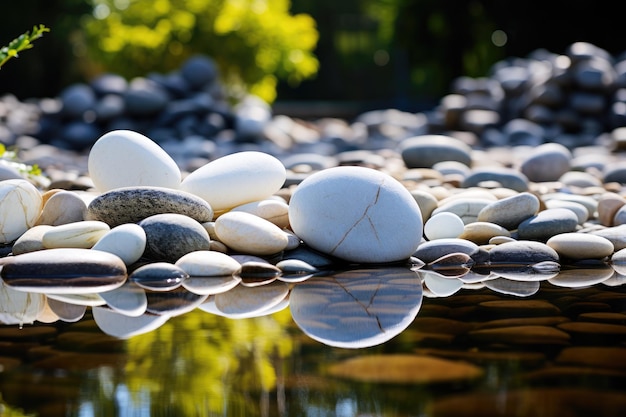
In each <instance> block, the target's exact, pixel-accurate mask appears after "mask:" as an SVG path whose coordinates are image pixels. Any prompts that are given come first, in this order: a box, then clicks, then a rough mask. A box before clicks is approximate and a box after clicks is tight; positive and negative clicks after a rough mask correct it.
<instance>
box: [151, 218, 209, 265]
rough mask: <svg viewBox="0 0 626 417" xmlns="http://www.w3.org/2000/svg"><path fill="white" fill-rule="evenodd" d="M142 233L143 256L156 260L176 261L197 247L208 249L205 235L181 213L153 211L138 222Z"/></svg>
mask: <svg viewBox="0 0 626 417" xmlns="http://www.w3.org/2000/svg"><path fill="white" fill-rule="evenodd" d="M139 226H141V227H143V229H144V231H145V232H146V250H145V252H144V256H145V257H147V258H149V259H152V260H158V261H165V262H171V263H174V262H176V261H177V260H178V259H179V258H180V257H181V256H183V255H186V254H187V253H189V252H193V251H197V250H209V246H210V239H209V234H208V232H207V231H206V229H205V228H204V227H202V225H201V224H200V223H198V222H197V221H196V220H194V219H192V218H191V217H188V216H184V215H182V214H175V213H165V214H156V215H154V216H150V217H148V218H145V219H143V220H142V221H140V222H139Z"/></svg>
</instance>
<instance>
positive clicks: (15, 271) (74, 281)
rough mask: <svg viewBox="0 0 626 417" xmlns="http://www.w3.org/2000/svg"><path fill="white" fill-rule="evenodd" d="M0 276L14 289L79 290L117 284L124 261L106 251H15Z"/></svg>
mask: <svg viewBox="0 0 626 417" xmlns="http://www.w3.org/2000/svg"><path fill="white" fill-rule="evenodd" d="M0 276H1V277H2V279H3V281H4V282H5V284H6V285H8V286H11V287H13V288H15V289H20V290H24V291H30V292H37V293H41V292H43V293H70V294H72V293H73V294H81V293H92V292H98V291H107V290H112V289H115V288H117V287H119V286H121V285H122V284H123V283H124V282H125V281H126V265H124V262H123V261H122V260H121V259H120V258H119V257H117V256H115V255H112V254H110V253H106V252H102V251H97V250H90V249H69V248H59V249H48V250H43V251H36V252H31V253H25V254H21V255H16V256H14V257H12V258H11V259H8V260H7V261H6V262H5V263H4V265H3V267H2V269H1V270H0Z"/></svg>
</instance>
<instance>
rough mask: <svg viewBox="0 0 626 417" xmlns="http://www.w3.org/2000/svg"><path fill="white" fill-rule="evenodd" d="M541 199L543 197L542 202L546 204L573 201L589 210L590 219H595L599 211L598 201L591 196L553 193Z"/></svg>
mask: <svg viewBox="0 0 626 417" xmlns="http://www.w3.org/2000/svg"><path fill="white" fill-rule="evenodd" d="M541 197H542V200H543V201H545V202H548V201H552V200H558V201H571V202H574V203H578V204H582V205H583V206H585V208H586V209H587V212H588V213H589V218H593V217H595V216H596V212H597V210H598V201H596V199H595V198H593V197H591V196H586V195H577V194H569V193H551V194H544V195H542V196H541Z"/></svg>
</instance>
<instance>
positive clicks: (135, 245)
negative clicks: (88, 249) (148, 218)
mask: <svg viewBox="0 0 626 417" xmlns="http://www.w3.org/2000/svg"><path fill="white" fill-rule="evenodd" d="M92 249H97V250H101V251H103V252H109V253H112V254H114V255H117V256H119V257H120V259H121V260H122V261H124V264H126V265H127V266H128V265H130V264H132V263H135V262H137V261H138V260H139V258H141V255H143V252H144V250H145V249H146V232H145V231H144V230H143V227H141V226H139V225H138V224H135V223H126V224H121V225H119V226H116V227H114V228H113V229H111V230H110V231H108V232H106V234H105V235H104V236H102V237H101V238H100V239H99V240H98V241H97V242H96V244H95V245H94V246H93V247H92Z"/></svg>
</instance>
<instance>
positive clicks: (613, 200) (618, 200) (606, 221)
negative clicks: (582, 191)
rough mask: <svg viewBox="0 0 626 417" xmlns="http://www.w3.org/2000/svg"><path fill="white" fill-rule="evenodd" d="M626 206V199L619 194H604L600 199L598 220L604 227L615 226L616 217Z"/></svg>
mask: <svg viewBox="0 0 626 417" xmlns="http://www.w3.org/2000/svg"><path fill="white" fill-rule="evenodd" d="M625 205H626V198H624V197H622V196H621V195H619V194H617V193H610V192H608V193H604V194H602V195H601V196H600V197H599V198H598V220H599V221H600V224H602V225H604V226H613V221H614V220H615V215H616V214H617V212H618V211H619V209H620V208H622V207H623V206H625Z"/></svg>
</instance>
